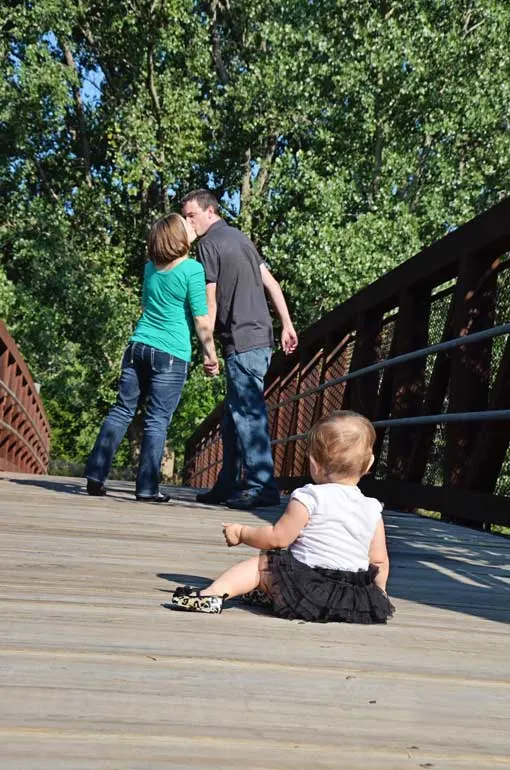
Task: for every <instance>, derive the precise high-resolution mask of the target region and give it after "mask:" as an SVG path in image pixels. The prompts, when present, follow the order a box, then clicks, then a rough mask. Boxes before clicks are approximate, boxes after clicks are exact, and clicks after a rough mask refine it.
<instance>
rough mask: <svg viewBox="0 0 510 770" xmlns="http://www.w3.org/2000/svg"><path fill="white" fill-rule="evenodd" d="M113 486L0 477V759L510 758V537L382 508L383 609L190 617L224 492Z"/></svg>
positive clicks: (120, 762) (86, 769)
mask: <svg viewBox="0 0 510 770" xmlns="http://www.w3.org/2000/svg"><path fill="white" fill-rule="evenodd" d="M108 487H109V494H108V496H107V497H106V498H90V497H88V496H87V495H86V494H85V493H84V482H83V480H77V479H51V478H48V477H37V478H35V477H29V476H23V475H9V474H5V473H4V474H0V499H1V507H0V583H1V589H0V610H1V616H0V617H1V621H0V624H1V628H0V666H1V676H0V742H1V745H2V751H1V753H0V768H2V770H50V768H51V770H76V768H79V770H121V769H122V770H145V768H147V769H148V768H158V767H161V768H163V767H165V768H166V767H172V768H174V767H175V768H189V769H191V770H194V769H195V768H197V769H198V768H218V769H219V768H222V769H223V768H230V767H232V768H233V767H236V768H239V767H242V768H243V770H244V769H246V770H250V769H251V768H253V770H255V769H256V768H257V769H262V768H264V769H265V770H269V769H271V770H277V769H279V768H281V770H287V768H288V769H289V770H290V768H292V769H293V770H301V769H303V770H304V769H305V768H306V770H308V769H309V768H310V767H311V766H313V767H318V768H338V767H339V759H341V765H342V767H348V768H352V770H362V768H374V769H375V768H382V770H400V769H401V768H413V767H416V768H418V767H420V766H422V767H428V766H434V767H437V768H469V770H475V768H476V769H477V770H478V769H480V768H481V769H484V768H496V767H510V758H509V756H508V739H507V727H506V726H507V723H508V719H509V718H510V698H509V694H510V664H509V662H508V645H509V641H510V627H509V621H510V601H509V599H510V542H509V541H508V540H506V539H504V538H498V537H495V536H490V535H488V534H487V533H481V532H475V531H472V530H468V529H463V528H459V527H456V526H455V525H453V524H445V523H443V522H437V521H434V520H426V519H422V518H420V517H416V516H414V515H411V514H399V513H391V512H387V513H386V514H385V518H386V527H387V532H388V539H389V546H390V552H391V560H392V574H391V579H390V595H391V596H392V599H393V601H394V603H395V605H396V607H397V614H396V617H395V618H394V619H393V620H392V621H391V622H390V623H389V624H388V625H387V626H376V627H361V626H348V625H342V624H339V625H336V624H325V625H321V624H318V625H315V624H306V623H299V622H288V621H283V620H279V619H277V618H274V617H272V616H270V615H268V614H264V613H257V612H254V611H251V610H249V609H248V608H244V607H242V605H240V604H237V603H231V604H230V606H229V607H228V608H227V609H226V610H225V611H224V612H223V614H222V615H220V616H205V615H193V614H186V613H179V612H171V611H169V610H167V609H165V608H164V607H163V606H162V604H163V603H165V602H166V601H168V598H169V597H170V595H171V591H172V589H173V588H174V586H175V585H177V584H180V583H182V582H183V581H186V582H190V581H191V582H194V583H196V584H202V585H204V584H205V583H206V581H207V580H208V579H210V578H212V577H214V576H215V575H216V574H217V573H218V572H219V571H220V570H222V569H223V568H225V567H226V566H228V565H229V564H233V563H234V562H236V561H237V560H239V559H240V558H243V557H244V556H248V555H249V554H250V553H252V552H251V550H250V549H248V548H246V547H240V548H237V549H227V548H226V547H225V545H224V542H223V538H222V534H221V521H222V520H223V519H224V518H225V509H224V508H221V507H204V506H200V505H198V504H196V503H193V502H192V501H193V498H194V494H195V490H190V489H169V490H168V491H170V492H171V493H172V494H173V496H174V501H173V503H172V504H169V505H165V506H160V505H159V506H158V505H150V504H141V503H137V502H135V500H134V495H133V490H132V485H130V484H128V483H126V482H111V483H110V484H109V485H108ZM231 513H232V512H229V515H230V514H231ZM237 514H239V515H238V518H239V520H241V521H243V522H260V523H263V521H264V520H274V519H275V517H276V516H277V515H278V512H277V511H276V512H275V511H274V509H271V510H268V511H261V512H259V513H258V514H256V513H252V514H249V513H241V512H237ZM237 514H236V517H237Z"/></svg>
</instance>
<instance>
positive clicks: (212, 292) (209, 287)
mask: <svg viewBox="0 0 510 770" xmlns="http://www.w3.org/2000/svg"><path fill="white" fill-rule="evenodd" d="M205 291H206V294H207V312H208V313H209V318H210V319H211V329H212V330H213V332H214V327H215V326H216V311H217V308H218V306H217V304H216V284H215V283H208V284H206V287H205Z"/></svg>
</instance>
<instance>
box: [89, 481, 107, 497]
mask: <svg viewBox="0 0 510 770" xmlns="http://www.w3.org/2000/svg"><path fill="white" fill-rule="evenodd" d="M87 494H88V495H92V497H103V496H104V495H106V489H105V486H104V484H102V483H101V482H100V481H95V480H94V479H87Z"/></svg>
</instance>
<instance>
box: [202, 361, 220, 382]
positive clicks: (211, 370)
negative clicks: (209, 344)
mask: <svg viewBox="0 0 510 770" xmlns="http://www.w3.org/2000/svg"><path fill="white" fill-rule="evenodd" d="M204 372H205V373H206V375H207V376H208V377H216V376H217V375H218V374H219V373H220V364H219V361H218V359H217V357H216V356H214V357H212V356H204Z"/></svg>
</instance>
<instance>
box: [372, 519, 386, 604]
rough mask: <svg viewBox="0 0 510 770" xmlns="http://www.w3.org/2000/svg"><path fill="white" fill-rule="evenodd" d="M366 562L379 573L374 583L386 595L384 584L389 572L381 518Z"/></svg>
mask: <svg viewBox="0 0 510 770" xmlns="http://www.w3.org/2000/svg"><path fill="white" fill-rule="evenodd" d="M368 560H369V562H370V564H373V565H374V566H376V567H378V568H379V572H378V573H377V577H376V578H375V581H374V582H375V584H376V585H377V586H379V588H380V589H382V590H383V591H384V593H386V583H387V581H388V575H389V572H390V560H389V558H388V551H387V548H386V534H385V532H384V522H383V520H382V518H381V519H380V520H379V523H378V525H377V527H376V530H375V534H374V537H373V538H372V542H371V543H370V550H369V552H368Z"/></svg>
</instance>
